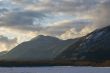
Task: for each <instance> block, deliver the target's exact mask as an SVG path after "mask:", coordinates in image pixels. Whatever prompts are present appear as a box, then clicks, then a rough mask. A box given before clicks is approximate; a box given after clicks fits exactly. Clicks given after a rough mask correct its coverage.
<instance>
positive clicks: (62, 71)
mask: <svg viewBox="0 0 110 73" xmlns="http://www.w3.org/2000/svg"><path fill="white" fill-rule="evenodd" d="M0 73H110V68H109V67H71V66H66V67H65V66H57V67H56V66H55V67H10V68H8V67H7V68H6V67H4V68H3V67H1V68H0Z"/></svg>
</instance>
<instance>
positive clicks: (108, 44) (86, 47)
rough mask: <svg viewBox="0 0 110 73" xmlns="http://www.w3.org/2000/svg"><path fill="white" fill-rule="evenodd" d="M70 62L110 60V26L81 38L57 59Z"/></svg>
mask: <svg viewBox="0 0 110 73" xmlns="http://www.w3.org/2000/svg"><path fill="white" fill-rule="evenodd" d="M56 58H57V59H68V60H71V59H72V60H84V59H86V60H105V59H110V26H107V27H105V28H102V29H97V30H95V31H93V32H92V33H90V34H88V35H86V36H84V37H81V38H80V39H79V41H78V42H76V43H75V44H73V45H71V46H70V47H69V48H68V49H66V50H65V51H64V52H62V53H61V54H59V56H57V57H56Z"/></svg>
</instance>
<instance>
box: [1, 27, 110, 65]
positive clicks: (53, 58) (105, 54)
mask: <svg viewBox="0 0 110 73" xmlns="http://www.w3.org/2000/svg"><path fill="white" fill-rule="evenodd" d="M106 60H108V61H107V63H106V64H107V65H108V63H109V65H110V62H109V61H110V26H107V27H104V28H101V29H97V30H95V31H93V32H91V33H89V34H88V35H86V36H83V37H80V38H76V39H68V40H60V39H58V38H55V37H51V36H43V35H39V36H37V37H35V38H33V39H32V40H30V41H27V42H23V43H21V44H19V45H18V46H16V47H15V48H13V49H12V50H11V51H9V52H8V53H6V54H4V55H2V57H1V61H16V62H19V61H20V62H22V61H23V64H24V62H27V61H28V62H37V65H38V64H39V61H41V62H40V63H41V64H43V65H44V63H46V64H47V63H48V64H57V65H62V64H63V65H65V64H66V65H71V64H72V65H73V64H74V65H85V64H86V65H91V64H92V65H95V66H96V65H97V63H96V62H97V61H106ZM77 61H78V62H79V63H76V62H77ZM92 61H93V62H92ZM82 62H83V63H84V64H82ZM11 63H12V62H11ZM9 64H10V62H9ZM20 64H22V63H20ZM31 64H32V63H31ZM104 64H105V63H104ZM0 65H4V63H2V62H1V64H0ZM26 65H27V63H26Z"/></svg>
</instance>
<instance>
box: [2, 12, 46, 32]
mask: <svg viewBox="0 0 110 73" xmlns="http://www.w3.org/2000/svg"><path fill="white" fill-rule="evenodd" d="M45 17H46V15H45V14H44V13H42V12H36V11H24V12H12V13H8V14H6V15H5V16H3V17H1V18H0V26H3V27H11V28H13V29H14V28H15V29H22V30H35V29H36V28H37V27H39V23H40V21H39V22H38V23H36V27H35V26H34V25H33V22H34V19H35V18H36V19H38V20H42V21H43V19H44V18H45Z"/></svg>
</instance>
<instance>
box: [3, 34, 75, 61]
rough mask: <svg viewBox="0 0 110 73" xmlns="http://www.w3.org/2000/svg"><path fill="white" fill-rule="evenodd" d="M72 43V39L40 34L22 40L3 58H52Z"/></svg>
mask: <svg viewBox="0 0 110 73" xmlns="http://www.w3.org/2000/svg"><path fill="white" fill-rule="evenodd" d="M73 43H74V41H73V40H66V41H64V40H59V39H57V38H55V37H50V36H43V35H40V36H38V37H36V38H34V39H32V40H30V41H28V42H24V43H21V44H20V45H18V46H16V47H15V48H14V49H12V50H11V51H9V52H8V53H7V54H6V55H4V56H3V60H9V61H13V60H14V61H36V60H52V59H54V58H55V57H56V56H57V55H58V54H60V53H61V52H62V51H63V50H64V49H66V48H68V46H70V45H71V44H73Z"/></svg>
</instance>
